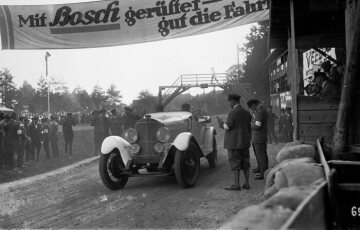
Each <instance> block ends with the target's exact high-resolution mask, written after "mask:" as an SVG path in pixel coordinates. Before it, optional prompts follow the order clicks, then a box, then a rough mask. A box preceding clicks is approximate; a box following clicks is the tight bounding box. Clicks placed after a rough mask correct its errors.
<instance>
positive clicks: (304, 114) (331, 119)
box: [298, 110, 337, 124]
mask: <svg viewBox="0 0 360 230" xmlns="http://www.w3.org/2000/svg"><path fill="white" fill-rule="evenodd" d="M336 118H337V110H322V111H316V110H314V111H310V110H309V111H298V119H299V124H304V123H305V124H309V123H315V124H321V123H332V124H335V122H336Z"/></svg>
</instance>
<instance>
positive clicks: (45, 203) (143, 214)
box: [0, 132, 280, 229]
mask: <svg viewBox="0 0 360 230" xmlns="http://www.w3.org/2000/svg"><path fill="white" fill-rule="evenodd" d="M217 140H218V143H220V144H219V162H218V167H217V168H215V169H209V168H208V166H207V162H206V161H202V163H201V166H202V169H201V176H200V180H199V181H198V184H197V185H196V186H195V187H194V188H191V189H183V188H181V187H180V186H179V185H178V184H177V182H176V179H175V177H170V176H167V177H146V178H130V179H129V182H128V184H127V185H126V187H125V189H124V190H120V191H110V190H108V189H107V188H106V187H105V186H104V185H103V184H102V182H101V180H100V177H99V173H98V165H97V163H98V162H97V161H95V162H93V163H91V164H88V165H83V166H81V167H78V168H75V169H73V170H70V171H68V172H66V173H63V174H60V175H57V176H50V177H47V178H45V179H41V180H37V181H34V182H28V183H22V184H20V185H16V186H12V187H9V186H6V184H3V185H1V186H0V228H65V229H68V228H216V227H219V226H221V225H222V224H223V223H225V222H226V221H228V220H230V219H231V217H233V216H234V215H235V213H237V212H238V211H239V210H240V209H242V208H244V207H246V206H248V205H250V204H255V203H258V202H260V201H261V194H262V191H263V190H262V189H263V186H264V181H254V180H252V181H251V187H252V188H251V190H249V191H247V190H242V191H236V192H234V191H225V190H224V189H223V188H224V187H225V186H228V185H230V184H231V183H232V182H233V179H232V175H231V173H230V171H229V166H228V161H227V156H226V152H225V151H224V149H223V148H222V147H221V146H222V140H223V133H222V132H220V133H219V135H218V136H217ZM279 148H280V146H272V145H270V146H269V155H271V156H274V154H275V152H276V150H277V149H279ZM270 162H272V160H271V161H270ZM271 164H272V163H271ZM252 165H253V166H255V165H256V164H255V159H254V157H253V154H252ZM251 178H253V175H252V174H251ZM241 179H242V182H243V178H241Z"/></svg>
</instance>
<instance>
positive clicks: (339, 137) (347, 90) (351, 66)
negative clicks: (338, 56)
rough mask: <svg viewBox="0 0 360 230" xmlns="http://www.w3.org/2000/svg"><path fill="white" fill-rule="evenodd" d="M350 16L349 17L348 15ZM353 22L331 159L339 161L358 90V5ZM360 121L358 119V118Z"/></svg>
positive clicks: (349, 24)
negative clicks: (356, 90)
mask: <svg viewBox="0 0 360 230" xmlns="http://www.w3.org/2000/svg"><path fill="white" fill-rule="evenodd" d="M352 1H353V0H347V4H346V7H347V10H346V11H345V12H346V13H349V12H351V10H349V9H348V7H350V6H351V5H352V4H349V3H350V2H352ZM348 16H349V15H348ZM353 16H354V17H353V20H349V18H348V19H347V20H346V24H345V30H346V35H347V36H348V37H347V38H346V42H347V43H349V44H346V47H347V50H346V53H347V60H346V68H345V76H344V83H343V88H342V92H341V99H340V106H339V112H338V117H337V120H336V127H335V134H334V146H333V148H332V153H331V158H332V159H338V158H339V153H341V152H342V151H344V149H345V147H346V145H347V131H348V129H349V120H350V114H351V110H352V109H353V108H352V107H351V106H352V105H353V102H354V95H355V89H356V77H359V75H360V73H359V69H360V68H359V66H358V65H359V63H360V57H359V56H360V4H359V3H358V4H357V5H356V9H355V12H354V14H353ZM357 119H358V118H357Z"/></svg>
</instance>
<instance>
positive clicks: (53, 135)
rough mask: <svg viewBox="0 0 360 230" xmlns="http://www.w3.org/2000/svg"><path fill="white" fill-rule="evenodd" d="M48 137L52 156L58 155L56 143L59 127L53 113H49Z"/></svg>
mask: <svg viewBox="0 0 360 230" xmlns="http://www.w3.org/2000/svg"><path fill="white" fill-rule="evenodd" d="M49 126H50V128H49V139H50V145H51V152H52V155H53V156H54V157H58V156H59V148H58V143H57V132H58V129H59V125H58V123H57V122H56V118H55V116H54V115H51V117H50V124H49Z"/></svg>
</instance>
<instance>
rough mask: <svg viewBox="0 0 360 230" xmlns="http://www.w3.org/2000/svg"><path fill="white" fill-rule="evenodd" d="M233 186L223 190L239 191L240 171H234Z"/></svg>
mask: <svg viewBox="0 0 360 230" xmlns="http://www.w3.org/2000/svg"><path fill="white" fill-rule="evenodd" d="M234 180H235V181H234V182H235V183H234V184H233V185H231V186H230V187H227V188H225V189H226V190H241V187H240V170H235V171H234Z"/></svg>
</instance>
